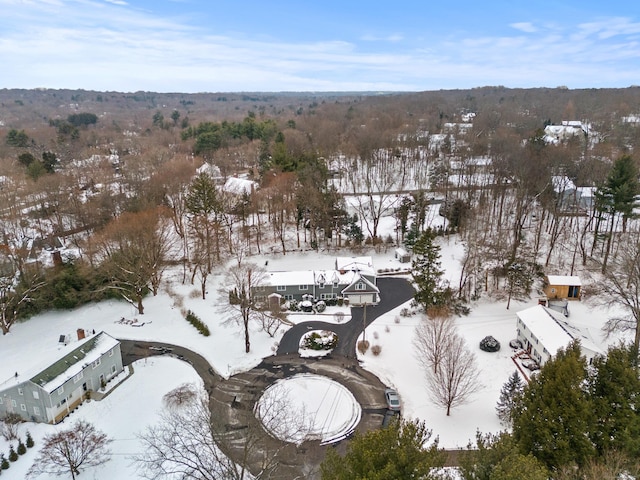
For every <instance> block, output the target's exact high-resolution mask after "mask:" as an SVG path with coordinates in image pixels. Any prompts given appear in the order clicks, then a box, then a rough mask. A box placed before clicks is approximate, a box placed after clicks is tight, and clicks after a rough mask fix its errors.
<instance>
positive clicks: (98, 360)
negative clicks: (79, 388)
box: [91, 358, 100, 368]
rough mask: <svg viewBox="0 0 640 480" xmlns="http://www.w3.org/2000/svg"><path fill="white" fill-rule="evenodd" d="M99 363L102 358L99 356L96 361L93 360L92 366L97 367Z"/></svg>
mask: <svg viewBox="0 0 640 480" xmlns="http://www.w3.org/2000/svg"><path fill="white" fill-rule="evenodd" d="M99 365H100V359H99V358H97V359H96V361H95V362H93V363H92V364H91V366H92V367H93V368H96V367H97V366H99Z"/></svg>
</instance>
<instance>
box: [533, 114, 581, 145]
mask: <svg viewBox="0 0 640 480" xmlns="http://www.w3.org/2000/svg"><path fill="white" fill-rule="evenodd" d="M589 130H590V125H589V124H586V123H582V122H580V121H577V120H569V121H567V120H563V121H562V124H561V125H547V126H546V127H544V140H545V142H546V143H552V144H555V145H557V144H560V143H562V142H564V141H566V140H568V139H569V138H571V137H574V136H576V135H581V136H584V137H586V136H587V135H588V134H589Z"/></svg>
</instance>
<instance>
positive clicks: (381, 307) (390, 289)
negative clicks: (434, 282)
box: [277, 277, 415, 358]
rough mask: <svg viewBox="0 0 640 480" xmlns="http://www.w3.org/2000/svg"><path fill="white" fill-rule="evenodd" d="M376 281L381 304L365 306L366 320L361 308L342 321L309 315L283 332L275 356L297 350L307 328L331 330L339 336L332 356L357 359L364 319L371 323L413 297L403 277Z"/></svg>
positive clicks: (367, 323)
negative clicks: (358, 342)
mask: <svg viewBox="0 0 640 480" xmlns="http://www.w3.org/2000/svg"><path fill="white" fill-rule="evenodd" d="M377 283H378V288H379V289H380V303H379V304H378V305H376V306H371V305H370V306H367V307H366V310H367V312H366V313H367V316H366V320H365V319H364V310H365V308H364V307H353V308H351V320H349V321H348V322H346V323H342V324H339V323H329V322H323V321H319V320H313V318H314V317H313V316H309V321H307V322H304V323H301V324H298V325H295V326H293V327H291V328H290V329H289V330H287V331H286V332H285V334H284V335H283V336H282V339H281V340H280V344H279V345H278V351H277V355H289V354H293V353H298V349H299V346H300V339H301V338H302V336H303V335H304V334H305V333H306V332H307V331H308V330H331V331H332V332H335V333H336V334H337V335H338V344H337V345H336V348H335V349H334V350H333V352H332V356H338V355H340V356H343V357H347V358H356V344H357V341H358V337H359V336H360V334H361V333H362V329H363V326H364V324H365V322H366V325H367V326H368V325H370V324H371V322H373V321H374V320H375V319H376V318H378V317H379V316H380V315H383V314H384V313H387V312H388V311H390V310H393V309H394V308H396V307H398V306H400V305H402V304H403V303H405V302H407V301H408V300H410V299H411V298H413V295H414V293H415V292H414V290H413V287H412V286H411V285H410V284H409V282H407V280H405V279H404V278H393V277H386V278H385V277H382V278H378V282H377Z"/></svg>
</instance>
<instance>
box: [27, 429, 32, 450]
mask: <svg viewBox="0 0 640 480" xmlns="http://www.w3.org/2000/svg"><path fill="white" fill-rule="evenodd" d="M31 447H33V438H31V433H29V432H27V448H31Z"/></svg>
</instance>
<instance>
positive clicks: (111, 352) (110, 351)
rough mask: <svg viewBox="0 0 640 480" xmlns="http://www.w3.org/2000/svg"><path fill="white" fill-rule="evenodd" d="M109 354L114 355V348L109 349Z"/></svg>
mask: <svg viewBox="0 0 640 480" xmlns="http://www.w3.org/2000/svg"><path fill="white" fill-rule="evenodd" d="M109 356H110V357H113V348H112V349H111V350H109Z"/></svg>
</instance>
